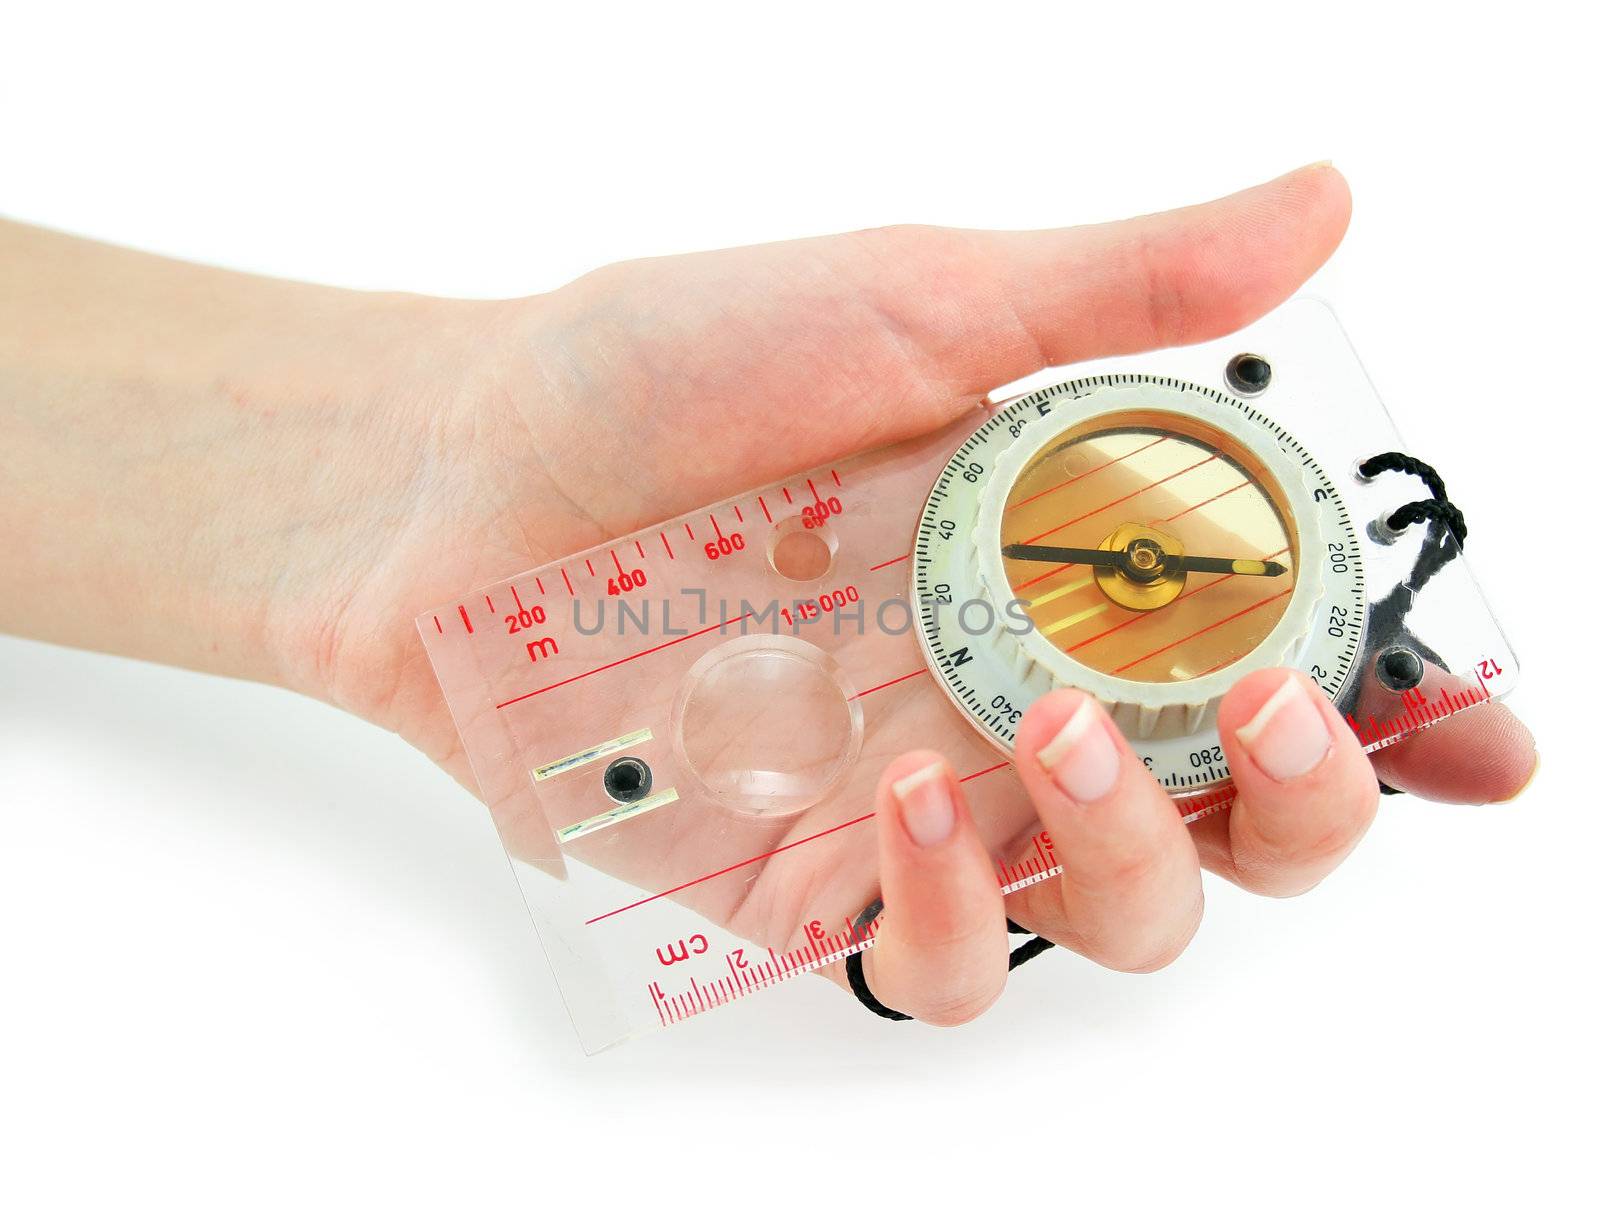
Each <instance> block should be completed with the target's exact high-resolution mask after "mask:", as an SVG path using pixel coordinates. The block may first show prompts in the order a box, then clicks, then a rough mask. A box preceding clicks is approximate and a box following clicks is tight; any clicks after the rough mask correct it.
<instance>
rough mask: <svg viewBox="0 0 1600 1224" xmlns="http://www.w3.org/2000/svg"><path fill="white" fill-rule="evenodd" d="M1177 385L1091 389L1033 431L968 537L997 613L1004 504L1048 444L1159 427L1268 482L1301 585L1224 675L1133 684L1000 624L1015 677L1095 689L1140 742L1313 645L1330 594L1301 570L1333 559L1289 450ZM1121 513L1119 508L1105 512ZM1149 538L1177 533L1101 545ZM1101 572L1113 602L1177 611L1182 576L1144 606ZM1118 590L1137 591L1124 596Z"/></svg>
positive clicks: (1237, 414) (1187, 727) (1204, 715)
mask: <svg viewBox="0 0 1600 1224" xmlns="http://www.w3.org/2000/svg"><path fill="white" fill-rule="evenodd" d="M1170 384H1171V380H1161V381H1154V380H1152V381H1148V382H1136V383H1131V384H1122V385H1111V386H1103V387H1098V388H1092V389H1089V390H1087V391H1085V392H1083V393H1081V394H1079V395H1077V396H1075V397H1073V398H1072V399H1070V400H1068V401H1067V402H1066V403H1065V404H1064V405H1062V406H1059V407H1054V408H1053V409H1052V411H1051V412H1050V413H1049V414H1048V415H1047V416H1045V417H1042V418H1040V419H1039V420H1038V421H1037V422H1036V423H1033V424H1030V426H1029V427H1028V428H1027V429H1025V430H1023V431H1022V433H1021V436H1020V437H1019V438H1018V439H1017V441H1015V442H1014V443H1012V444H1011V445H1010V446H1009V447H1007V448H1006V449H1005V450H1004V451H1003V452H1002V453H1001V455H1000V456H999V459H998V462H997V463H996V465H995V467H994V469H993V471H992V472H991V473H990V474H989V476H988V479H987V481H986V482H985V486H984V491H983V494H982V498H981V501H980V503H979V510H978V517H977V522H976V526H975V529H974V532H973V537H972V551H973V559H974V562H975V564H976V567H977V570H978V573H979V575H980V579H981V583H982V587H983V591H984V594H985V595H986V597H987V598H988V599H990V600H992V601H993V602H994V606H995V607H997V608H1000V607H1004V606H1006V605H1007V604H1008V603H1009V602H1011V601H1013V600H1015V599H1016V598H1017V597H1018V596H1017V593H1016V592H1015V591H1014V589H1013V586H1012V583H1011V581H1010V579H1009V578H1008V576H1007V574H1006V570H1005V567H1004V564H1003V561H1002V557H1001V552H1000V549H1001V528H1002V520H1003V518H1004V517H1005V513H1006V507H1007V502H1008V499H1009V497H1010V495H1011V492H1012V490H1013V489H1014V488H1015V486H1016V484H1017V481H1018V479H1019V478H1020V477H1021V476H1022V474H1023V473H1024V472H1025V471H1026V470H1027V469H1028V468H1029V467H1030V465H1032V464H1033V463H1035V462H1036V461H1037V460H1038V459H1039V458H1040V456H1041V455H1043V454H1045V453H1046V452H1048V451H1050V450H1051V449H1052V448H1055V447H1060V446H1062V445H1063V444H1064V443H1065V442H1067V441H1069V440H1071V439H1073V438H1076V437H1086V436H1091V435H1093V434H1095V433H1098V432H1100V431H1102V430H1105V431H1112V430H1130V431H1131V430H1136V429H1150V428H1159V429H1166V430H1169V431H1170V432H1171V433H1172V434H1178V435H1179V436H1185V440H1188V441H1199V442H1202V443H1205V442H1208V441H1210V440H1212V439H1219V440H1223V441H1224V442H1225V444H1226V446H1227V452H1231V454H1232V455H1243V456H1247V457H1248V468H1249V469H1253V470H1248V471H1247V475H1249V476H1250V477H1251V478H1252V479H1253V480H1255V481H1257V482H1258V483H1260V484H1264V485H1266V486H1268V487H1269V488H1270V492H1271V500H1272V501H1273V502H1274V503H1276V504H1277V505H1278V506H1279V507H1280V508H1281V510H1282V511H1283V512H1284V513H1283V515H1282V517H1283V519H1284V526H1285V529H1286V531H1287V533H1288V535H1289V542H1290V546H1291V548H1292V550H1293V557H1294V560H1295V564H1294V565H1293V566H1292V569H1293V574H1294V581H1293V589H1292V591H1291V592H1290V594H1289V598H1288V600H1287V603H1286V606H1285V607H1284V608H1283V610H1282V613H1281V615H1279V616H1278V618H1277V621H1276V623H1275V624H1274V625H1273V626H1272V628H1271V629H1270V631H1268V632H1267V634H1266V636H1265V637H1264V638H1263V639H1262V640H1261V641H1259V642H1258V643H1256V644H1254V645H1253V646H1252V647H1251V648H1250V649H1249V650H1248V651H1247V653H1245V654H1244V655H1243V656H1242V657H1240V658H1238V659H1236V660H1235V661H1234V662H1232V663H1230V664H1228V665H1227V666H1224V667H1222V668H1220V669H1218V670H1213V671H1210V672H1209V673H1208V674H1204V675H1198V676H1194V677H1192V678H1187V679H1171V680H1163V681H1151V680H1139V679H1129V678H1126V677H1124V676H1120V675H1116V674H1112V673H1109V672H1106V671H1102V670H1098V669H1096V668H1094V667H1092V666H1089V665H1088V664H1086V663H1085V662H1084V661H1083V660H1082V659H1080V658H1077V657H1074V655H1072V654H1070V653H1068V652H1067V651H1066V650H1063V649H1062V648H1061V647H1060V646H1058V645H1057V644H1056V643H1055V642H1053V641H1051V640H1050V638H1049V637H1047V636H1046V634H1045V633H1044V632H1041V631H1040V628H1039V627H1038V625H1037V624H1036V625H1035V627H1034V628H1033V630H1032V631H1031V632H1027V633H1020V634H1019V633H1015V632H1012V631H1010V629H1009V627H1008V626H1007V623H1006V622H1005V621H1004V620H1003V619H999V618H997V621H996V631H995V633H994V635H993V636H992V639H991V640H992V642H993V645H994V648H995V649H996V650H997V651H998V652H1000V653H1001V654H1002V655H1003V656H1004V657H1005V658H1006V659H1007V661H1008V662H1009V664H1010V666H1012V667H1013V668H1014V669H1015V670H1016V672H1017V675H1018V679H1019V680H1021V681H1023V682H1024V683H1027V682H1028V681H1029V680H1030V679H1032V678H1033V677H1034V675H1035V673H1036V672H1038V673H1042V674H1043V676H1045V677H1047V678H1048V682H1049V684H1050V687H1067V686H1070V687H1072V688H1078V689H1082V690H1084V691H1086V692H1090V693H1093V694H1094V695H1095V696H1096V697H1098V698H1099V699H1100V701H1101V702H1102V703H1103V704H1104V705H1105V707H1106V709H1107V711H1108V712H1109V713H1110V715H1111V717H1112V718H1113V720H1114V721H1115V722H1116V723H1117V725H1118V726H1119V727H1121V728H1122V730H1123V731H1124V732H1125V733H1126V734H1128V735H1130V736H1136V737H1139V738H1143V739H1163V738H1168V737H1171V736H1174V735H1182V734H1192V733H1194V732H1195V731H1197V730H1199V729H1200V727H1201V726H1202V725H1204V724H1205V723H1206V721H1207V720H1208V719H1213V718H1214V717H1215V714H1216V709H1217V706H1218V704H1219V703H1220V702H1221V700H1222V697H1223V695H1224V694H1225V693H1227V691H1228V689H1229V688H1231V687H1232V686H1233V684H1234V682H1235V681H1236V680H1238V679H1239V678H1240V677H1242V676H1244V675H1246V674H1248V673H1249V672H1252V671H1256V670H1258V669H1260V668H1263V667H1275V666H1279V665H1282V664H1287V663H1291V662H1293V661H1294V660H1295V659H1296V658H1297V657H1298V655H1299V653H1300V651H1301V649H1302V648H1303V646H1304V645H1305V642H1306V639H1307V636H1308V634H1309V632H1310V629H1311V617H1312V614H1313V611H1314V609H1315V607H1316V604H1317V601H1318V600H1319V598H1320V597H1321V595H1322V593H1323V583H1322V570H1321V568H1320V566H1318V565H1316V564H1310V565H1307V564H1301V563H1300V561H1301V560H1302V559H1303V558H1320V557H1321V556H1322V555H1323V554H1324V552H1325V551H1326V547H1325V544H1324V542H1323V538H1322V532H1321V530H1320V527H1319V522H1318V518H1319V516H1318V514H1317V512H1316V508H1315V505H1314V504H1313V492H1312V489H1311V488H1310V487H1309V486H1308V485H1307V483H1306V481H1305V478H1304V477H1303V475H1302V471H1303V468H1302V466H1301V464H1300V463H1299V462H1298V461H1297V460H1293V459H1291V458H1290V456H1289V455H1288V454H1286V453H1285V451H1284V450H1283V447H1282V445H1281V442H1280V438H1279V436H1278V435H1277V434H1276V433H1275V432H1274V431H1273V429H1272V428H1270V427H1268V426H1267V425H1266V424H1264V423H1262V422H1261V421H1260V420H1259V419H1252V417H1253V414H1248V409H1246V408H1245V407H1244V406H1243V405H1242V404H1238V403H1237V402H1236V401H1230V400H1227V399H1222V398H1211V397H1209V396H1207V395H1205V394H1202V393H1200V392H1199V391H1198V390H1196V389H1193V388H1189V387H1184V386H1179V385H1170ZM1219 453H1226V452H1219ZM1116 511H1117V508H1116V507H1111V508H1109V511H1108V512H1110V513H1116ZM1152 536H1154V537H1159V538H1160V539H1161V542H1162V544H1163V547H1164V548H1166V549H1168V550H1169V551H1170V550H1172V548H1173V545H1172V541H1171V537H1170V536H1168V535H1167V534H1166V533H1165V532H1163V531H1161V530H1160V529H1159V527H1151V528H1149V529H1148V530H1145V531H1143V532H1141V531H1140V530H1139V529H1138V528H1137V527H1136V525H1134V524H1125V525H1123V526H1122V527H1119V528H1118V529H1117V530H1116V531H1114V532H1113V533H1112V534H1111V535H1110V536H1108V537H1107V539H1106V541H1105V543H1107V544H1113V545H1114V546H1116V547H1121V546H1123V545H1127V546H1129V547H1133V546H1134V545H1135V544H1136V543H1137V542H1138V541H1139V540H1140V539H1142V538H1144V537H1152ZM1095 573H1096V577H1097V579H1098V581H1099V585H1100V586H1101V588H1102V589H1103V590H1104V591H1105V594H1106V595H1107V596H1109V597H1110V598H1111V599H1112V600H1113V601H1115V602H1117V603H1119V604H1121V605H1122V606H1124V607H1130V608H1138V609H1139V610H1140V611H1142V612H1144V613H1145V614H1149V611H1150V610H1154V609H1159V608H1161V607H1163V606H1165V605H1166V604H1168V603H1170V602H1171V600H1172V599H1173V598H1174V597H1175V588H1176V589H1181V585H1182V583H1181V577H1180V576H1174V577H1168V578H1158V579H1156V580H1155V581H1153V582H1150V583H1149V584H1148V585H1146V587H1145V588H1144V589H1145V590H1147V591H1149V592H1151V595H1152V598H1150V599H1148V600H1146V601H1145V602H1143V604H1142V606H1141V604H1140V603H1139V602H1136V601H1135V600H1131V599H1130V598H1129V596H1130V595H1133V596H1137V594H1138V591H1137V590H1135V589H1131V588H1134V587H1135V585H1136V584H1134V583H1132V582H1130V581H1129V579H1127V578H1126V577H1125V576H1123V575H1121V574H1115V573H1112V572H1110V571H1109V569H1107V568H1103V567H1095ZM1112 584H1120V586H1122V587H1127V588H1130V590H1129V591H1128V592H1127V593H1119V590H1117V589H1113V587H1112Z"/></svg>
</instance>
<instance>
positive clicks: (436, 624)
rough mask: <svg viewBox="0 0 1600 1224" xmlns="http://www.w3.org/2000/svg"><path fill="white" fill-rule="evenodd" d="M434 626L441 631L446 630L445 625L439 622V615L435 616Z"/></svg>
mask: <svg viewBox="0 0 1600 1224" xmlns="http://www.w3.org/2000/svg"><path fill="white" fill-rule="evenodd" d="M433 627H434V628H435V629H437V630H438V631H439V632H440V633H443V632H444V626H443V625H441V624H440V623H439V618H438V617H437V616H436V617H434V618H433Z"/></svg>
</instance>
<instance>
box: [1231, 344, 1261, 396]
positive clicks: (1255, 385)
mask: <svg viewBox="0 0 1600 1224" xmlns="http://www.w3.org/2000/svg"><path fill="white" fill-rule="evenodd" d="M1227 377H1228V386H1230V387H1232V388H1233V389H1234V390H1235V391H1236V392H1238V393H1239V394H1240V395H1260V394H1261V393H1262V392H1263V391H1265V390H1266V389H1267V384H1268V383H1270V382H1271V381H1272V365H1271V364H1270V363H1269V362H1268V361H1267V359H1266V358H1265V357H1258V356H1256V355H1255V354H1254V353H1240V354H1239V355H1238V356H1237V357H1235V358H1234V359H1233V360H1232V361H1230V362H1228V370H1227Z"/></svg>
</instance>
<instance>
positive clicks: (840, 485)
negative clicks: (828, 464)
mask: <svg viewBox="0 0 1600 1224" xmlns="http://www.w3.org/2000/svg"><path fill="white" fill-rule="evenodd" d="M828 475H829V476H832V477H833V487H834V488H836V489H842V488H844V481H842V480H840V479H839V473H838V472H836V471H834V470H833V469H832V468H829V469H828Z"/></svg>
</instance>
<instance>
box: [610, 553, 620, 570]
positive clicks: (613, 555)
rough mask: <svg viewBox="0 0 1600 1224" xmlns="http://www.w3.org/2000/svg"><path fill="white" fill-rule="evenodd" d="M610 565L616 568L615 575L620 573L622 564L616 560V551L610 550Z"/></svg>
mask: <svg viewBox="0 0 1600 1224" xmlns="http://www.w3.org/2000/svg"><path fill="white" fill-rule="evenodd" d="M611 564H612V565H614V566H616V567H617V573H619V574H620V573H622V562H621V561H618V560H617V550H616V549H614V548H613V549H612V550H611Z"/></svg>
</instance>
